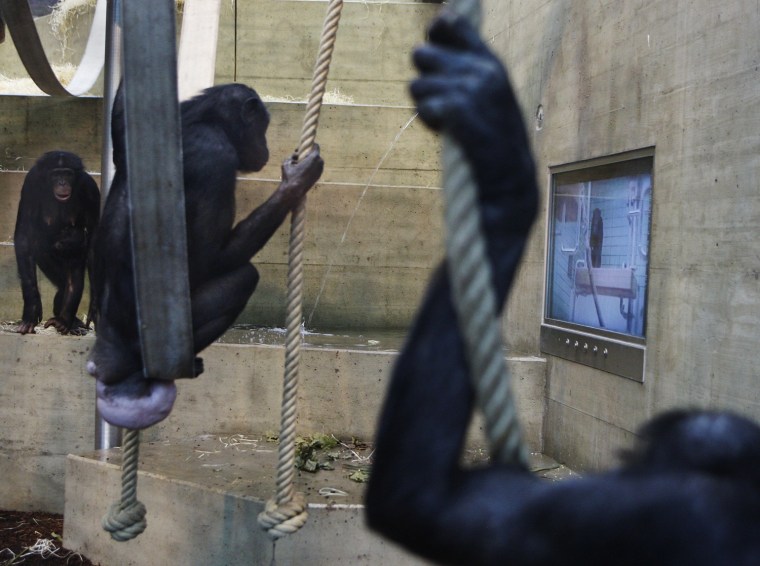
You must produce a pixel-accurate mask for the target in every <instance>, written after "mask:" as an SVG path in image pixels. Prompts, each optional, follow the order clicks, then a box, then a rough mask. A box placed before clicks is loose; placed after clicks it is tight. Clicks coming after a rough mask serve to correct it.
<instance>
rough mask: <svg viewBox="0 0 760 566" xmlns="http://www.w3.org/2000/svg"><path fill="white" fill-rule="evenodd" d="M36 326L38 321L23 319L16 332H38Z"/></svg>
mask: <svg viewBox="0 0 760 566" xmlns="http://www.w3.org/2000/svg"><path fill="white" fill-rule="evenodd" d="M35 326H37V323H36V322H31V321H26V320H22V321H21V324H19V325H18V326H17V327H16V332H18V333H19V334H37V331H36V330H34V327H35Z"/></svg>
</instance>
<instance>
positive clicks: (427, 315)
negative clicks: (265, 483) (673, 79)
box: [366, 13, 760, 566]
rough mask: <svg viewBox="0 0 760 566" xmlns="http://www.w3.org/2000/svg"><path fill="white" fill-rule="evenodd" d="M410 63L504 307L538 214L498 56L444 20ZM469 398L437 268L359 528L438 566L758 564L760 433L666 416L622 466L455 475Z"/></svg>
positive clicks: (395, 389) (396, 377)
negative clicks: (544, 473)
mask: <svg viewBox="0 0 760 566" xmlns="http://www.w3.org/2000/svg"><path fill="white" fill-rule="evenodd" d="M429 38H430V43H429V44H427V45H425V46H423V47H421V48H419V49H418V50H417V51H416V52H415V55H414V61H415V63H416V65H417V67H418V68H419V70H420V72H421V77H420V78H419V79H417V80H415V81H414V82H413V84H412V95H413V96H414V98H415V100H416V102H417V105H418V108H419V113H420V116H421V117H422V119H423V120H425V122H427V123H428V124H429V125H431V126H432V127H434V128H435V129H437V130H441V131H445V132H447V133H449V134H451V135H452V136H453V137H454V138H456V139H457V140H458V142H459V143H460V144H461V146H462V148H463V149H464V152H465V153H466V156H467V159H468V160H469V161H470V163H471V165H472V168H473V170H474V174H475V177H476V181H477V185H478V190H479V203H480V207H481V217H482V220H483V224H484V230H485V234H486V238H487V246H488V255H489V258H490V261H491V263H492V265H493V268H494V283H495V286H496V290H497V294H498V298H499V304H500V305H501V304H503V302H504V299H505V297H506V294H507V291H508V289H509V287H510V284H511V282H512V279H513V277H514V273H515V270H516V268H517V265H518V262H519V260H520V256H521V254H522V251H523V247H524V245H525V240H526V237H527V235H528V232H529V230H530V227H531V224H532V221H533V218H534V217H535V214H536V208H537V206H536V203H537V189H536V183H535V171H534V165H533V161H532V158H531V155H530V152H529V146H528V139H527V136H526V132H525V128H524V125H523V123H522V120H521V116H520V109H519V107H518V104H517V102H516V100H515V96H514V94H513V92H512V90H511V89H510V86H509V83H508V80H507V76H506V73H505V71H504V69H503V68H502V66H501V64H500V63H499V61H498V60H497V59H496V58H495V57H494V56H493V55H492V54H491V53H490V52H489V51H488V49H487V48H486V47H485V45H484V44H483V43H481V41H480V40H479V39H478V36H477V34H476V33H475V31H474V30H473V29H472V28H471V27H470V26H469V25H468V24H467V23H466V22H465V21H463V20H462V19H459V18H457V17H455V16H453V15H452V14H451V13H446V14H443V15H441V16H440V17H439V18H438V19H436V20H435V21H434V23H433V24H432V27H431V29H430V36H429ZM473 399H474V394H473V390H472V386H471V382H470V376H469V375H468V368H467V363H466V360H465V353H464V349H463V344H462V338H461V336H460V332H459V330H458V328H457V319H456V315H455V311H454V308H453V305H452V301H451V297H450V286H449V280H448V277H447V273H446V269H444V268H440V269H439V270H438V271H437V272H436V274H435V276H434V278H433V280H432V282H431V285H430V288H429V290H428V293H427V295H426V298H425V300H424V303H423V305H422V308H421V311H420V313H419V315H418V317H417V320H416V322H415V324H414V326H413V329H412V330H411V334H410V336H409V338H408V341H407V344H406V346H405V348H404V350H403V352H402V353H401V355H400V357H399V360H398V362H397V364H396V366H395V369H394V373H393V378H392V382H391V385H390V389H389V391H388V395H387V398H386V401H385V406H384V408H383V411H382V415H381V418H380V423H379V430H378V434H377V438H376V451H375V462H374V465H373V469H372V475H371V478H370V482H369V486H368V492H367V496H366V504H367V507H366V512H367V518H368V522H369V525H370V526H371V527H372V528H373V529H375V530H377V531H379V532H380V533H382V534H384V535H385V536H387V537H388V538H390V539H393V540H394V541H396V542H398V543H400V544H402V545H403V546H405V547H406V548H408V549H410V550H412V551H414V552H416V553H418V554H420V555H421V556H424V557H426V558H428V559H432V560H435V561H439V562H441V563H446V564H463V565H465V564H466V565H468V566H472V565H476V564H499V565H503V564H513V565H532V566H533V565H546V566H557V565H560V564H568V565H579V564H615V565H636V566H641V565H648V566H651V565H658V564H679V565H680V564H689V565H692V566H693V565H711V566H715V565H718V564H720V565H723V564H725V565H733V566H735V565H738V564H741V565H744V566H749V565H750V564H760V428H758V426H756V425H755V424H754V423H752V422H751V421H749V420H746V419H744V418H741V417H738V416H734V415H731V414H727V413H721V412H709V411H679V412H671V413H666V414H664V415H662V416H660V417H658V418H656V419H654V420H653V421H651V422H650V423H649V424H648V425H646V426H645V427H644V428H643V430H642V431H641V437H640V441H639V445H638V446H637V447H636V448H635V449H634V450H633V451H631V452H630V453H629V454H628V455H627V456H626V458H625V461H624V464H623V466H622V467H621V468H620V469H617V470H614V471H610V472H607V473H604V474H600V475H593V476H589V477H586V478H582V479H579V480H566V481H563V482H558V483H550V482H547V481H546V480H541V479H538V478H536V477H535V476H532V475H531V474H530V473H529V472H528V471H527V470H525V469H523V468H522V467H520V466H518V465H502V464H496V463H492V464H490V465H488V466H487V467H483V468H478V469H465V468H463V467H462V466H461V465H460V454H461V450H462V447H463V443H464V439H465V432H466V429H467V426H468V423H469V421H470V417H471V415H472V411H473Z"/></svg>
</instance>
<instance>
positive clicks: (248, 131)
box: [238, 96, 269, 171]
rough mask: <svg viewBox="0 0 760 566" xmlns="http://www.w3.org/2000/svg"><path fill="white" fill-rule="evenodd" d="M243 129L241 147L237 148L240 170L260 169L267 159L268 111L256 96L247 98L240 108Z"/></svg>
mask: <svg viewBox="0 0 760 566" xmlns="http://www.w3.org/2000/svg"><path fill="white" fill-rule="evenodd" d="M241 114H242V120H241V123H242V124H243V128H244V130H243V131H242V132H241V134H242V140H241V141H242V147H240V148H239V149H238V154H239V158H240V170H241V171H261V170H262V169H263V168H264V165H266V164H267V161H269V149H268V148H267V138H266V133H267V128H268V127H269V112H268V111H267V109H266V107H265V106H264V103H263V102H262V101H261V99H260V98H259V97H258V96H252V97H250V98H248V99H247V100H246V101H245V102H244V103H243V107H242V110H241Z"/></svg>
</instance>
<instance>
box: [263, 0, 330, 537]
mask: <svg viewBox="0 0 760 566" xmlns="http://www.w3.org/2000/svg"><path fill="white" fill-rule="evenodd" d="M342 9H343V0H330V2H329V4H328V6H327V15H326V17H325V22H324V25H323V26H322V36H321V38H320V41H319V51H318V54H317V62H316V65H315V67H314V76H313V79H312V85H311V93H310V94H309V101H308V103H307V105H306V115H305V117H304V121H303V127H302V129H301V140H300V142H299V144H298V150H297V151H296V156H297V158H298V159H302V158H303V157H304V156H306V155H307V154H308V153H309V152H310V151H311V149H312V147H313V145H314V140H315V138H316V136H317V123H318V121H319V111H320V109H321V107H322V98H323V97H324V94H325V87H326V85H327V74H328V72H329V69H330V62H331V60H332V53H333V48H334V46H335V39H336V37H337V35H338V23H339V22H340V13H341V10H342ZM305 220H306V197H304V198H303V199H301V201H300V202H299V203H298V205H297V206H296V208H295V209H294V210H293V213H292V216H291V225H290V245H289V255H288V291H287V305H286V306H287V316H286V327H287V332H286V339H285V375H284V379H283V393H282V408H281V414H282V420H281V425H280V445H279V457H278V463H277V481H276V483H277V492H276V497H275V499H274V500H270V501H268V502H267V504H266V508H265V509H264V511H262V512H261V513H260V514H259V519H258V520H259V525H260V526H261V527H262V528H263V529H265V530H266V531H267V532H268V533H269V536H270V537H272V539H274V540H277V539H278V538H280V537H282V536H284V535H286V534H290V533H293V532H295V531H297V530H298V529H299V528H301V527H302V526H303V525H304V524H305V523H306V518H307V516H308V513H307V511H306V500H305V498H304V496H303V494H301V493H296V492H295V490H294V487H293V476H294V475H295V439H296V416H297V414H296V401H297V399H296V394H297V391H298V367H299V363H300V359H301V326H302V324H303V241H304V232H305Z"/></svg>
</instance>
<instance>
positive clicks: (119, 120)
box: [87, 84, 323, 429]
mask: <svg viewBox="0 0 760 566" xmlns="http://www.w3.org/2000/svg"><path fill="white" fill-rule="evenodd" d="M120 93H121V90H120ZM181 113H182V151H183V156H184V183H185V207H186V222H187V243H188V269H189V275H190V294H191V302H192V319H193V340H194V349H195V352H196V353H197V352H200V351H201V350H203V349H204V348H205V347H206V346H208V345H209V344H211V343H212V342H213V341H214V340H216V339H217V338H218V337H219V336H221V335H222V333H223V332H224V331H225V330H227V328H229V326H230V325H231V324H232V323H233V322H234V320H235V319H236V318H237V316H238V315H239V314H240V312H241V311H242V310H243V308H244V307H245V304H246V302H247V301H248V299H249V298H250V296H251V294H252V293H253V291H254V290H255V288H256V284H257V283H258V280H259V274H258V271H257V270H256V268H255V267H254V266H253V265H251V263H250V260H251V258H252V257H253V256H254V254H256V253H257V252H258V251H259V250H260V249H261V248H262V247H263V246H264V244H266V242H267V241H268V240H269V238H270V237H271V236H272V234H274V232H275V231H276V230H277V228H278V227H279V226H280V224H282V222H283V220H284V219H285V218H286V216H287V215H288V213H289V212H290V211H291V209H292V208H293V207H294V206H295V205H296V203H297V202H298V201H299V200H300V199H301V198H302V197H303V196H304V195H305V194H306V192H307V191H308V190H309V189H310V188H311V187H312V186H313V185H314V184H315V183H316V182H317V180H318V179H319V177H320V175H321V174H322V169H323V162H322V158H321V157H320V155H319V147H318V146H316V145H315V146H314V149H313V150H312V151H311V152H310V153H309V154H308V155H306V156H305V157H304V158H303V159H302V160H301V161H300V162H298V163H296V162H295V161H293V160H292V159H290V158H289V159H287V160H285V162H284V163H283V165H282V182H281V183H280V185H279V187H278V188H277V189H276V190H275V192H274V193H273V194H272V195H271V196H270V197H269V199H268V200H267V201H266V202H265V203H263V204H262V205H261V206H259V207H258V208H257V209H256V210H254V211H253V212H251V214H250V215H248V216H247V217H246V218H245V219H243V220H241V221H240V222H239V223H238V224H237V225H235V226H234V227H233V222H234V218H235V180H236V172H237V171H260V170H261V169H262V168H263V167H264V165H265V164H266V163H267V160H268V159H269V150H268V149H267V142H266V130H267V127H268V125H269V113H268V111H267V109H266V108H265V106H264V103H263V102H262V101H261V99H260V98H259V96H258V94H256V92H255V91H254V90H253V89H251V88H248V87H247V86H244V85H241V84H230V85H223V86H215V87H212V88H209V89H207V90H205V91H204V92H203V93H202V94H200V95H199V96H197V97H195V98H193V99H191V100H188V101H186V102H183V103H182V106H181ZM111 135H112V138H113V154H114V158H113V159H114V165H115V169H116V171H115V176H114V180H113V183H112V185H111V191H110V193H109V195H108V199H107V201H106V206H105V209H104V211H103V219H102V222H101V228H100V229H99V230H98V232H97V234H96V239H95V270H94V275H95V277H94V291H95V297H94V299H95V304H96V307H97V312H96V330H97V339H96V342H95V346H94V347H93V350H92V353H91V355H90V360H89V361H88V363H87V370H88V371H89V373H90V374H91V375H93V376H94V377H96V378H97V380H98V384H97V398H98V400H97V402H98V409H99V410H100V413H101V415H102V416H103V418H105V420H106V421H108V422H110V423H111V424H114V425H117V426H123V427H126V428H133V429H139V428H145V427H148V426H151V425H153V424H155V423H156V422H159V421H160V420H162V419H163V418H165V417H166V416H167V415H168V414H169V412H170V411H171V408H172V405H173V403H174V399H175V396H176V387H175V385H174V383H173V382H171V381H159V380H153V379H149V378H147V377H146V376H144V375H143V364H142V358H141V355H140V341H139V336H138V331H137V315H136V311H135V289H134V281H133V268H132V252H131V246H130V229H129V212H128V200H127V199H128V196H127V191H128V180H127V177H126V154H125V144H126V138H125V132H124V106H123V98H122V96H121V94H118V95H117V97H116V101H115V103H114V109H113V118H112V125H111ZM166 332H172V329H171V328H167V329H166ZM202 371H203V368H202V363H201V360H200V358H197V359H196V375H198V374H200V373H201V372H202Z"/></svg>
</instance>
